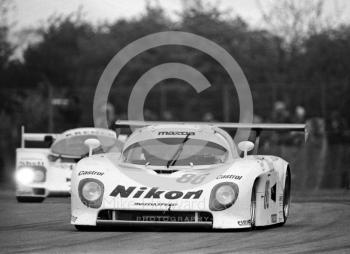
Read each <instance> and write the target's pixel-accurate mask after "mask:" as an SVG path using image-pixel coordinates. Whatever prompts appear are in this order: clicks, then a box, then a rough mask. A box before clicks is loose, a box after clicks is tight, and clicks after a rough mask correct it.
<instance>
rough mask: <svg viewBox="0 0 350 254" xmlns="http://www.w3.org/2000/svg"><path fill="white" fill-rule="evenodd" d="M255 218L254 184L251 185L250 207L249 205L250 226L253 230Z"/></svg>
mask: <svg viewBox="0 0 350 254" xmlns="http://www.w3.org/2000/svg"><path fill="white" fill-rule="evenodd" d="M255 217H256V182H255V183H254V185H253V189H252V197H251V205H250V225H251V228H252V229H254V228H255Z"/></svg>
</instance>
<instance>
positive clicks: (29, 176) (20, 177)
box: [15, 168, 35, 184]
mask: <svg viewBox="0 0 350 254" xmlns="http://www.w3.org/2000/svg"><path fill="white" fill-rule="evenodd" d="M15 178H16V181H17V182H19V183H21V184H29V183H32V182H33V181H34V178H35V172H34V169H33V168H20V169H18V170H17V172H16V175H15Z"/></svg>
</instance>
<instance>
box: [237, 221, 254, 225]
mask: <svg viewBox="0 0 350 254" xmlns="http://www.w3.org/2000/svg"><path fill="white" fill-rule="evenodd" d="M237 223H238V225H239V226H246V225H250V224H251V220H239V221H238V222H237Z"/></svg>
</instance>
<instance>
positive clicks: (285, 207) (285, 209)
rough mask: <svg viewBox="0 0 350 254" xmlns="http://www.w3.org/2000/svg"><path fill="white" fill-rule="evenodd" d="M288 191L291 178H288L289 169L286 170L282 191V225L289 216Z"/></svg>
mask: <svg viewBox="0 0 350 254" xmlns="http://www.w3.org/2000/svg"><path fill="white" fill-rule="evenodd" d="M290 189H291V177H290V171H289V169H287V173H286V180H285V184H284V191H283V219H284V222H282V223H281V224H282V225H283V224H285V223H286V221H287V218H288V216H289V210H290Z"/></svg>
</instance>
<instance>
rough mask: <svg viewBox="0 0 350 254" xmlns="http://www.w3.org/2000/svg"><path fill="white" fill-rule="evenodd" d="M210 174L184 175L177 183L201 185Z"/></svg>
mask: <svg viewBox="0 0 350 254" xmlns="http://www.w3.org/2000/svg"><path fill="white" fill-rule="evenodd" d="M207 175H209V174H201V175H196V174H183V175H182V176H181V177H179V178H178V179H176V182H178V183H191V184H200V183H202V182H203V181H204V179H205V178H206V177H207Z"/></svg>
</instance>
